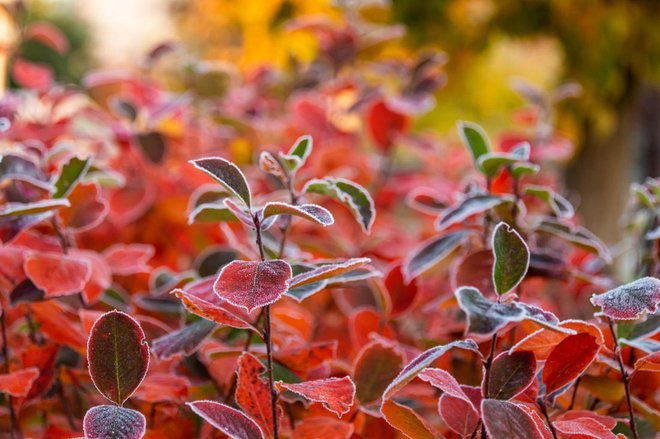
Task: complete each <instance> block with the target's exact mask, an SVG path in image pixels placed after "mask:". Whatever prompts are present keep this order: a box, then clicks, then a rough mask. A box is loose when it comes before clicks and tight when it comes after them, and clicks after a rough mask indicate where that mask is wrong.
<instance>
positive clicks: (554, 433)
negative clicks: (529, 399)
mask: <svg viewBox="0 0 660 439" xmlns="http://www.w3.org/2000/svg"><path fill="white" fill-rule="evenodd" d="M538 403H539V407H540V408H541V413H543V416H544V417H545V420H546V422H547V423H548V427H550V432H552V437H553V438H554V439H557V431H556V430H555V426H554V425H552V421H551V420H550V416H548V409H547V408H546V406H545V401H543V399H541V398H539V399H538Z"/></svg>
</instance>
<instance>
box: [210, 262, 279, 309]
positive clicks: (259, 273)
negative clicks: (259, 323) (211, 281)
mask: <svg viewBox="0 0 660 439" xmlns="http://www.w3.org/2000/svg"><path fill="white" fill-rule="evenodd" d="M290 278H291V266H290V265H289V264H287V263H286V262H285V261H283V260H281V259H276V260H272V261H265V262H250V261H232V262H230V263H229V264H227V265H225V267H224V268H223V269H222V271H221V272H220V276H218V280H217V281H216V283H215V285H214V286H213V289H214V290H215V292H216V294H217V295H218V296H219V297H220V298H221V299H224V300H226V301H227V302H229V303H231V304H234V305H236V306H240V307H243V308H245V309H247V310H248V311H252V310H253V309H255V308H258V307H261V306H264V305H269V304H271V303H273V302H275V301H276V300H277V299H279V298H280V297H282V295H283V294H284V293H285V292H286V290H287V281H288V280H289V279H290Z"/></svg>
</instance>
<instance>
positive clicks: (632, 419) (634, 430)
mask: <svg viewBox="0 0 660 439" xmlns="http://www.w3.org/2000/svg"><path fill="white" fill-rule="evenodd" d="M607 324H608V326H609V327H610V332H611V333H612V340H614V353H615V354H616V359H617V361H618V362H619V370H620V371H621V381H622V382H623V387H624V389H625V390H626V402H627V403H628V416H629V417H630V430H631V431H632V435H633V439H638V438H639V436H638V435H637V426H636V425H635V414H634V413H633V406H632V398H631V397H630V383H629V379H628V373H627V372H626V367H625V365H624V364H623V357H622V356H621V346H619V340H617V338H616V331H615V330H614V322H612V319H611V318H609V317H608V318H607Z"/></svg>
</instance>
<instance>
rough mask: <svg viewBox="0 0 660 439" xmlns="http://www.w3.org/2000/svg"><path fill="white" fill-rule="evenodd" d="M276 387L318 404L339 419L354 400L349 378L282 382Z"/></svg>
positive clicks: (352, 385)
mask: <svg viewBox="0 0 660 439" xmlns="http://www.w3.org/2000/svg"><path fill="white" fill-rule="evenodd" d="M277 386H278V387H280V388H283V389H286V390H289V391H291V392H293V393H296V394H298V395H301V396H303V397H304V398H305V399H308V400H310V401H313V402H320V403H321V404H323V407H325V408H326V409H327V410H330V411H331V412H332V413H335V414H336V415H337V416H339V417H340V418H341V417H342V416H343V415H345V414H346V413H348V412H349V411H350V410H351V407H352V406H353V402H354V400H355V384H353V380H351V378H350V377H347V376H345V377H342V378H335V377H332V378H324V379H320V380H313V381H305V382H302V383H296V384H290V383H285V382H282V381H278V382H277Z"/></svg>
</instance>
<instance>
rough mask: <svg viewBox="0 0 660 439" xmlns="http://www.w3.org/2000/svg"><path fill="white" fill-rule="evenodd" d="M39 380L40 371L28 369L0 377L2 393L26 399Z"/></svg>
mask: <svg viewBox="0 0 660 439" xmlns="http://www.w3.org/2000/svg"><path fill="white" fill-rule="evenodd" d="M37 378H39V369H37V368H36V367H28V368H25V369H21V370H16V371H14V372H11V373H6V374H2V375H0V392H2V393H6V394H8V395H11V396H16V397H24V396H27V395H28V393H30V389H31V388H32V384H33V383H34V382H35V381H36V379H37Z"/></svg>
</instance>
